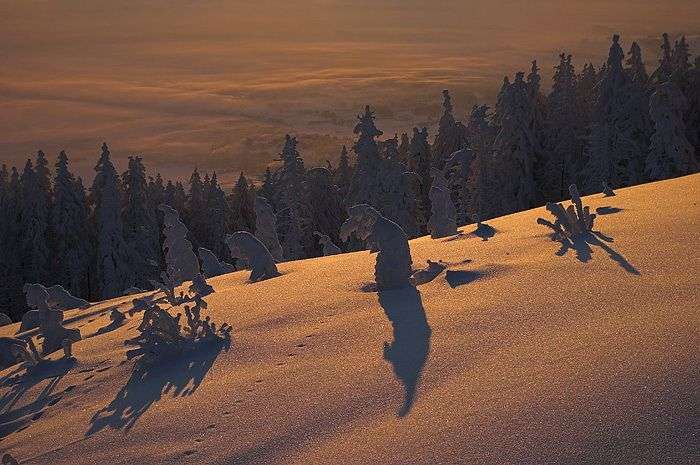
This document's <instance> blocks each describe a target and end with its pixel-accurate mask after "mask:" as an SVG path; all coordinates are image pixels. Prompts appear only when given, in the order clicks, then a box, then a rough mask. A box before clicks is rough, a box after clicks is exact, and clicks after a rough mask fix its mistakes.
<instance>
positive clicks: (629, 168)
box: [581, 34, 645, 193]
mask: <svg viewBox="0 0 700 465" xmlns="http://www.w3.org/2000/svg"><path fill="white" fill-rule="evenodd" d="M624 56H625V54H624V52H623V51H622V47H621V46H620V36H618V35H617V34H615V35H614V36H613V40H612V45H611V47H610V52H609V55H608V60H607V67H606V71H605V75H604V77H603V80H602V81H601V82H600V84H599V86H600V91H599V96H598V101H597V102H596V115H595V122H594V125H593V128H592V130H591V136H590V144H589V148H588V162H587V165H586V167H585V169H584V173H583V175H582V176H583V181H584V185H583V186H582V189H581V190H582V191H583V192H584V193H593V192H598V191H599V190H600V183H601V182H602V181H606V180H607V181H608V182H609V184H610V186H611V187H613V188H617V187H622V186H630V185H632V184H634V183H636V182H638V181H639V175H640V163H639V154H640V153H642V152H644V151H645V147H644V145H643V143H642V141H640V140H639V139H638V137H637V134H638V133H639V132H640V128H639V127H637V126H636V125H635V118H633V117H632V115H631V113H630V112H631V106H630V93H629V78H628V76H627V73H625V71H624V69H623V68H622V60H623V59H624Z"/></svg>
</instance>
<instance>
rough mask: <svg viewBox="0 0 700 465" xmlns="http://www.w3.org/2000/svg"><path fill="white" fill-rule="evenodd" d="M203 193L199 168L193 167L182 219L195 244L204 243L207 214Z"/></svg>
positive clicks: (203, 188)
mask: <svg viewBox="0 0 700 465" xmlns="http://www.w3.org/2000/svg"><path fill="white" fill-rule="evenodd" d="M205 195H206V194H205V187H204V183H203V182H202V177H201V176H200V175H199V170H197V168H195V169H194V171H193V172H192V175H191V176H190V190H189V193H188V195H187V202H186V205H185V212H184V213H183V220H184V223H185V225H187V229H188V230H189V233H190V239H192V242H193V243H194V244H195V245H196V246H199V245H201V244H205V243H206V235H207V231H206V230H207V222H208V214H207V201H206V198H205Z"/></svg>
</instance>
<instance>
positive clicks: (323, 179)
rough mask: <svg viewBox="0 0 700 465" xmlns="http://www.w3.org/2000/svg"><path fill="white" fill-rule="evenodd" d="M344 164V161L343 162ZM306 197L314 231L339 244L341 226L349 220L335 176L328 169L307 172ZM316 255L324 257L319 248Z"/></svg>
mask: <svg viewBox="0 0 700 465" xmlns="http://www.w3.org/2000/svg"><path fill="white" fill-rule="evenodd" d="M341 164H342V161H341ZM306 186H307V192H306V196H307V199H308V202H309V208H310V210H311V222H312V227H311V229H312V231H317V232H320V233H323V234H325V235H327V236H329V237H330V238H331V240H332V241H333V242H334V243H336V244H337V243H339V242H340V238H339V236H338V233H339V232H340V225H341V224H343V221H345V219H346V218H347V214H346V212H345V209H344V208H343V203H342V201H343V198H342V197H341V196H340V190H339V188H338V187H336V185H335V184H334V183H333V174H332V173H331V172H330V171H329V170H328V169H326V168H313V169H310V170H309V171H307V172H306ZM314 252H315V255H322V254H323V251H322V250H321V248H320V247H319V246H317V247H316V249H315V250H314Z"/></svg>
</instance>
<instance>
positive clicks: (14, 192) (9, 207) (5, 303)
mask: <svg viewBox="0 0 700 465" xmlns="http://www.w3.org/2000/svg"><path fill="white" fill-rule="evenodd" d="M21 196H22V194H21V186H20V180H19V173H18V172H17V168H15V167H13V168H12V171H11V172H8V170H7V167H6V166H5V165H3V167H2V170H1V171H0V237H2V240H0V308H2V309H3V312H5V313H7V314H8V315H9V316H10V317H12V319H13V320H14V321H18V320H19V318H20V316H21V314H22V312H23V311H24V310H25V308H26V306H25V303H24V296H23V295H22V285H23V284H24V281H23V278H22V273H21V269H22V249H21V244H22V233H21V225H20V208H21Z"/></svg>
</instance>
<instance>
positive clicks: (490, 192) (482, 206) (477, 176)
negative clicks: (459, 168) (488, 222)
mask: <svg viewBox="0 0 700 465" xmlns="http://www.w3.org/2000/svg"><path fill="white" fill-rule="evenodd" d="M492 116H493V115H490V114H489V107H488V106H487V105H474V106H473V107H472V111H471V112H470V114H469V118H468V121H467V139H468V140H469V143H470V147H471V149H472V150H473V151H474V152H475V154H474V156H475V159H474V162H473V166H472V169H471V171H472V179H469V180H468V182H469V184H470V186H471V188H472V190H473V192H474V198H473V205H472V210H471V211H470V216H471V218H472V219H477V218H478V219H486V218H490V217H491V216H492V213H493V212H492V211H491V210H492V208H491V200H492V199H494V198H496V197H497V196H498V195H499V194H498V192H497V191H496V184H495V179H494V176H493V174H494V172H495V167H494V164H493V150H492V149H493V142H494V140H495V138H496V134H497V133H498V128H497V127H495V126H494V125H493V124H492V123H491V119H492Z"/></svg>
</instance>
